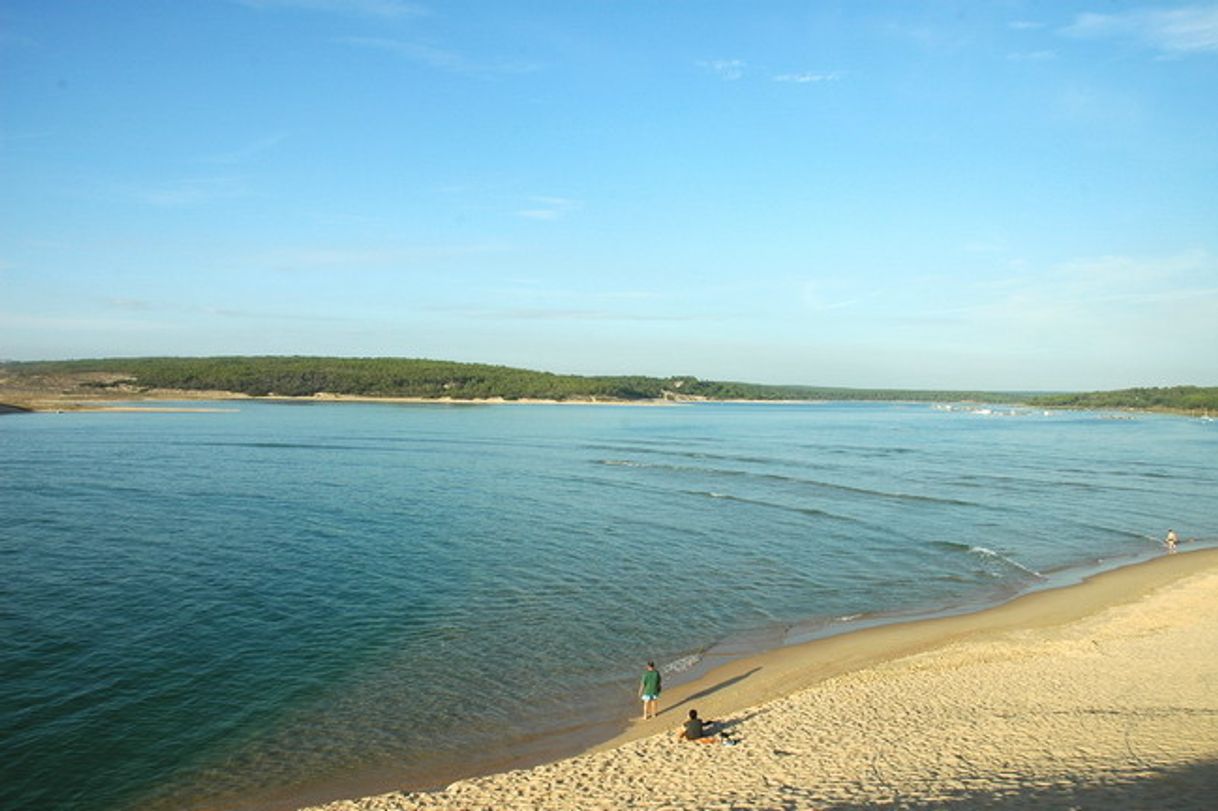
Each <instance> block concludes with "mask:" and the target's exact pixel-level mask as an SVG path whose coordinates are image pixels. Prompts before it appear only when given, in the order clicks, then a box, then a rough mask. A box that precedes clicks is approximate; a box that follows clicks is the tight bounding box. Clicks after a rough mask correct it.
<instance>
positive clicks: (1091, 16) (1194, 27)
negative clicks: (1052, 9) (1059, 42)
mask: <svg viewBox="0 0 1218 811" xmlns="http://www.w3.org/2000/svg"><path fill="white" fill-rule="evenodd" d="M1061 33H1062V34H1065V35H1066V36H1071V37H1078V38H1084V39H1132V40H1137V41H1140V42H1143V43H1144V44H1146V45H1148V46H1150V47H1152V48H1155V49H1156V50H1159V51H1161V52H1162V53H1164V54H1168V55H1173V56H1184V55H1188V54H1195V53H1204V52H1218V5H1205V6H1181V7H1179V8H1142V9H1132V10H1129V11H1122V12H1118V13H1115V14H1095V13H1085V14H1079V15H1077V16H1076V17H1075V19H1074V22H1073V23H1071V24H1070V25H1068V26H1066V27H1065V28H1063V29H1061Z"/></svg>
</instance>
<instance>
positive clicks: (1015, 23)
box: [1007, 20, 1045, 31]
mask: <svg viewBox="0 0 1218 811" xmlns="http://www.w3.org/2000/svg"><path fill="white" fill-rule="evenodd" d="M1044 27H1045V24H1044V23H1038V22H1036V21H1034V20H1012V21H1011V22H1009V23H1007V28H1011V29H1013V30H1015V31H1035V30H1036V29H1038V28H1044Z"/></svg>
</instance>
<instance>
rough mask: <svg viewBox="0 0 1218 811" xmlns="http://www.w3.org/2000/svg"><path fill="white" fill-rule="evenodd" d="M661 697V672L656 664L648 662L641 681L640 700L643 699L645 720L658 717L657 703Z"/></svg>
mask: <svg viewBox="0 0 1218 811" xmlns="http://www.w3.org/2000/svg"><path fill="white" fill-rule="evenodd" d="M659 697H660V671H658V670H656V663H655V662H648V663H647V669H646V670H644V671H643V678H642V679H640V680H639V698H641V699H643V720H644V721H646V720H647V719H648V718H655V717H656V701H657V700H658V699H659Z"/></svg>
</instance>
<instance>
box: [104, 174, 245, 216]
mask: <svg viewBox="0 0 1218 811" xmlns="http://www.w3.org/2000/svg"><path fill="white" fill-rule="evenodd" d="M126 192H127V194H128V195H129V196H131V197H134V198H135V199H136V200H138V201H140V202H142V203H145V204H146V205H150V206H157V207H164V208H172V207H176V206H189V205H196V204H200V203H207V202H211V201H212V200H227V199H232V198H235V197H244V196H246V195H247V194H248V191H247V189H246V187H245V184H244V183H243V182H242V181H241V180H240V179H238V178H235V177H195V178H186V179H183V180H177V181H170V182H166V183H161V184H153V185H144V186H133V187H128V188H127V189H126Z"/></svg>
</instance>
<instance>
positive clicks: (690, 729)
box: [677, 710, 718, 743]
mask: <svg viewBox="0 0 1218 811" xmlns="http://www.w3.org/2000/svg"><path fill="white" fill-rule="evenodd" d="M716 726H717V724H716V723H715V722H714V721H705V720H703V719H701V718H699V717H698V711H697V710H690V711H689V720H688V721H686V722H685V723H684V724H682V725H681V728H680V729H678V730H677V740H679V741H697V742H698V743H714V742H715V741H716V740H718V738H716V737H715V727H716Z"/></svg>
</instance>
